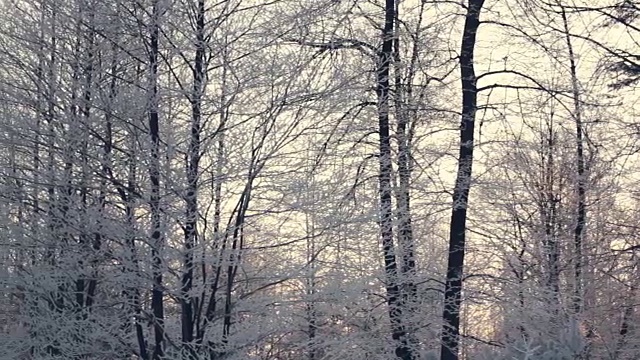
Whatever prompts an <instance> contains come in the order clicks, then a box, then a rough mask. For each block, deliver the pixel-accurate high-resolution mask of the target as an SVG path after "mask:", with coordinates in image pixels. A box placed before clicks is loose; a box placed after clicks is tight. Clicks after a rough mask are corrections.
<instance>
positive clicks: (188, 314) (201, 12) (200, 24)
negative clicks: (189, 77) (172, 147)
mask: <svg viewBox="0 0 640 360" xmlns="http://www.w3.org/2000/svg"><path fill="white" fill-rule="evenodd" d="M204 27H205V4H204V0H199V1H198V10H197V14H196V54H195V59H194V67H193V88H192V93H191V137H190V143H189V150H188V153H187V156H188V159H187V193H186V196H185V198H186V203H187V204H186V223H185V234H184V237H185V255H184V268H185V269H184V271H185V272H184V274H183V276H182V287H181V292H182V294H181V299H180V302H181V304H180V305H181V307H182V319H181V320H182V343H183V346H184V347H185V350H186V351H187V353H188V354H190V355H189V356H191V357H192V358H195V354H194V353H193V349H192V348H191V346H192V345H191V343H192V342H193V339H194V337H193V332H194V328H195V326H194V320H195V319H194V301H193V299H192V298H191V295H190V293H191V290H192V288H193V273H194V263H193V251H194V247H195V245H196V242H197V224H198V177H199V166H200V131H201V118H202V94H203V85H204V84H203V81H204V51H205V48H204V45H205V44H204V41H205V40H204Z"/></svg>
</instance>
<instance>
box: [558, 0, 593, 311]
mask: <svg viewBox="0 0 640 360" xmlns="http://www.w3.org/2000/svg"><path fill="white" fill-rule="evenodd" d="M561 15H562V23H563V26H564V28H563V30H564V34H565V41H566V44H567V50H568V51H569V66H570V72H571V89H572V95H573V96H572V97H573V119H574V120H575V122H576V167H577V174H576V177H577V181H576V192H577V195H578V204H577V209H576V212H577V214H576V225H575V228H574V234H573V236H574V238H573V239H574V251H575V254H574V268H573V269H574V281H575V287H574V294H573V304H572V305H573V311H574V312H575V313H576V314H578V313H580V312H581V311H582V267H583V255H582V248H583V246H584V245H583V243H584V235H585V230H586V229H585V223H586V219H587V200H586V197H587V195H586V194H587V191H586V174H585V163H584V141H583V134H582V132H583V129H582V104H581V101H580V88H579V85H578V74H577V67H576V56H575V54H574V52H573V45H572V43H571V35H570V33H569V23H568V20H567V12H566V10H565V8H564V7H562V13H561Z"/></svg>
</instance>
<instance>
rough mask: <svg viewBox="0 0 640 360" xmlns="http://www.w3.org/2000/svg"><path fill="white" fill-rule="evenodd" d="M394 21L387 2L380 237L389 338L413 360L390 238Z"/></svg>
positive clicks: (379, 90) (381, 71)
mask: <svg viewBox="0 0 640 360" xmlns="http://www.w3.org/2000/svg"><path fill="white" fill-rule="evenodd" d="M394 22H395V1H394V0H387V1H386V5H385V23H384V28H383V33H382V37H383V43H382V51H381V52H380V55H379V59H378V69H377V72H376V75H377V79H376V80H377V86H376V95H377V97H378V104H377V105H378V131H379V135H380V143H379V151H380V154H379V156H378V159H379V163H380V174H379V187H380V189H379V193H380V194H379V195H380V235H381V237H382V251H383V257H384V269H385V277H386V292H387V304H388V307H389V320H390V322H391V337H392V339H393V341H394V343H395V354H396V356H397V357H398V358H400V359H402V360H412V359H414V356H413V353H412V349H410V348H409V346H408V342H407V337H406V331H405V327H404V324H403V321H402V318H403V316H402V306H401V298H400V286H399V284H398V280H399V279H398V266H397V263H396V254H395V247H394V239H393V205H392V189H391V172H392V161H391V141H390V132H389V83H390V82H389V73H390V71H389V67H390V66H389V65H390V63H391V60H392V56H393V38H394V30H393V26H394Z"/></svg>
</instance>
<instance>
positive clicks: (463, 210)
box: [440, 0, 484, 360]
mask: <svg viewBox="0 0 640 360" xmlns="http://www.w3.org/2000/svg"><path fill="white" fill-rule="evenodd" d="M483 3H484V0H468V6H467V14H466V18H465V22H464V30H463V34H462V45H461V48H460V76H461V82H462V119H461V124H460V152H459V158H458V173H457V176H456V182H455V187H454V189H453V210H452V212H451V224H450V228H449V258H448V261H447V279H446V284H445V293H444V311H443V313H442V320H443V327H442V346H441V349H440V359H441V360H458V345H459V337H460V335H459V334H460V305H461V302H462V277H463V270H464V255H465V240H466V239H465V237H466V223H467V205H468V202H469V189H470V187H471V169H472V164H473V138H474V125H475V118H476V110H477V96H478V94H477V87H476V74H475V69H474V65H473V53H474V49H475V43H476V34H477V31H478V27H479V26H480V19H479V17H480V11H481V10H482V5H483Z"/></svg>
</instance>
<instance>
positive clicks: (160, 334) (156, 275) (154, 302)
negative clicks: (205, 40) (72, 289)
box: [149, 0, 164, 360]
mask: <svg viewBox="0 0 640 360" xmlns="http://www.w3.org/2000/svg"><path fill="white" fill-rule="evenodd" d="M158 5H159V4H158V1H157V0H156V1H154V3H153V9H152V13H151V16H152V19H151V28H150V32H151V34H150V35H151V36H150V47H149V67H150V69H149V70H150V74H149V78H150V83H149V92H150V96H149V135H150V137H151V165H150V167H149V179H150V181H151V196H150V200H149V203H150V207H151V227H152V229H151V257H152V268H153V270H152V272H153V290H152V293H151V294H152V295H151V309H152V314H153V329H154V340H155V347H154V350H153V357H152V358H153V360H160V359H161V358H162V357H163V356H164V301H163V297H164V290H163V284H162V258H161V250H162V247H163V246H164V236H163V233H162V224H161V217H160V155H159V151H160V149H159V148H160V129H159V119H158V118H159V116H158V53H159V46H158V39H159V36H160V30H159V25H158V20H159V16H160V9H158Z"/></svg>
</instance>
